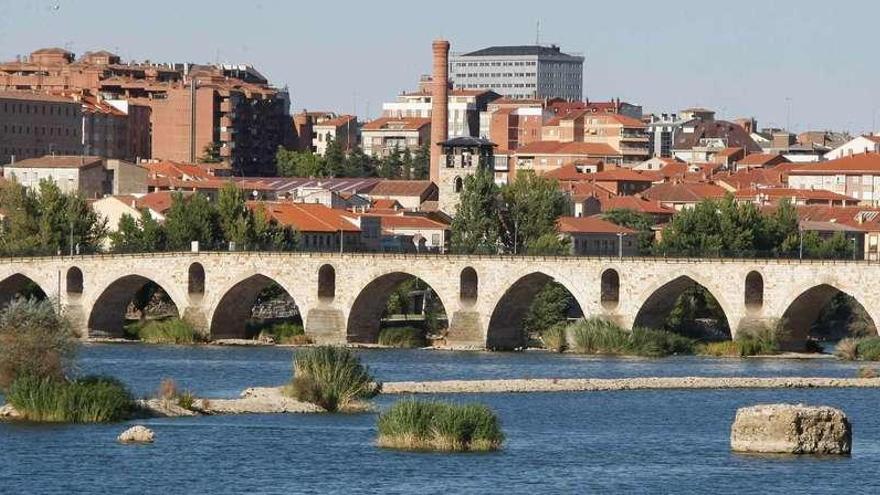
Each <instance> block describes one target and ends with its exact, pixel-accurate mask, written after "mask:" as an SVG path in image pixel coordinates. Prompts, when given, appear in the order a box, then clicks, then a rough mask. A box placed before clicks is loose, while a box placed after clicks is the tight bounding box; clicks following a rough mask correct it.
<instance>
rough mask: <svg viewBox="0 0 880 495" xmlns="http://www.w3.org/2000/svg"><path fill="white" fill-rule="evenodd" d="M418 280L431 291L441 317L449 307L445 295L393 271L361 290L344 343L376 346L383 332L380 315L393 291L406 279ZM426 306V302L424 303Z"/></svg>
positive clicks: (403, 272)
mask: <svg viewBox="0 0 880 495" xmlns="http://www.w3.org/2000/svg"><path fill="white" fill-rule="evenodd" d="M413 279H415V280H418V281H421V282H422V283H424V284H425V286H427V288H428V289H430V290H431V293H432V294H433V297H436V300H437V302H439V304H440V309H442V311H443V313H444V314H448V313H447V311H448V310H449V309H450V306H448V305H447V304H446V302H447V301H445V300H444V296H443V295H442V294H441V293H440V291H438V290H437V288H436V286H434V285H432V283H431V282H430V281H429V280H426V278H424V277H419V276H418V275H415V274H413V273H409V272H405V271H395V272H390V273H385V274H382V275H379V276H377V277H374V278H373V279H372V280H371V281H370V282H368V283H367V285H365V286H364V287H363V288H362V289H361V290H360V291H358V292H357V296H356V297H355V299H354V302H353V303H352V304H351V309H350V310H349V313H348V322H347V324H346V340H347V341H348V342H356V343H376V342H378V340H379V333H380V331H381V330H382V316H383V314H384V313H385V311H386V308H387V306H388V300H389V298H390V297H391V294H392V292H393V291H394V290H395V289H396V288H398V287H399V286H400V285H401V284H403V283H404V282H406V281H407V280H413ZM423 304H427V301H423Z"/></svg>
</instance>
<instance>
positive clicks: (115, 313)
mask: <svg viewBox="0 0 880 495" xmlns="http://www.w3.org/2000/svg"><path fill="white" fill-rule="evenodd" d="M169 287H170V286H169ZM169 287H166V286H163V285H162V284H160V283H158V282H156V281H155V280H154V279H153V278H151V277H149V276H147V275H143V274H129V275H124V276H122V277H119V278H117V279H115V280H113V281H112V282H110V283H109V284H108V285H107V286H106V287H104V289H103V290H101V291H100V292H99V293H98V294H99V295H98V296H97V297H96V298H95V301H94V303H93V304H92V305H91V312H90V313H89V319H88V329H89V335H90V336H107V337H121V336H122V335H123V334H124V330H125V324H126V315H127V313H128V308H129V305H130V304H131V303H132V301H133V300H134V299H135V298H149V297H151V295H152V294H153V290H154V289H155V290H161V291H162V292H164V293H165V294H166V295H167V296H168V298H169V299H170V300H171V302H172V303H173V305H174V311H175V313H176V314H177V316H180V314H181V313H180V311H181V309H182V308H186V304H185V301H183V300H182V299H181V298H180V297H177V296H176V295H175V292H173V290H168V289H169ZM142 302H145V301H142Z"/></svg>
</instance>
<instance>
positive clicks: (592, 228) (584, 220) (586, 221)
mask: <svg viewBox="0 0 880 495" xmlns="http://www.w3.org/2000/svg"><path fill="white" fill-rule="evenodd" d="M556 226H557V228H558V229H559V232H562V233H567V234H617V233H622V234H635V233H636V231H635V230H632V229H629V228H626V227H621V226H620V225H617V224H614V223H612V222H609V221H607V220H602V219H601V218H598V217H596V216H591V217H559V218H558V219H557V220H556Z"/></svg>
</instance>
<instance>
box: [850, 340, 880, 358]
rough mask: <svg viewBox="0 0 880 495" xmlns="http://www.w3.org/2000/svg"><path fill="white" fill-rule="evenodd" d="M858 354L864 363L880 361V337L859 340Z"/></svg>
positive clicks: (857, 344)
mask: <svg viewBox="0 0 880 495" xmlns="http://www.w3.org/2000/svg"><path fill="white" fill-rule="evenodd" d="M856 353H857V355H858V357H859V359H860V360H862V361H880V337H864V338H861V339H858V340H857V343H856Z"/></svg>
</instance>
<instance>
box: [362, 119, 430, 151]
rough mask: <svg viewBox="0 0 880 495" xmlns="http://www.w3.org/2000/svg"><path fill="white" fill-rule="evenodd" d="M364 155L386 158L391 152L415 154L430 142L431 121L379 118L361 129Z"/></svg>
mask: <svg viewBox="0 0 880 495" xmlns="http://www.w3.org/2000/svg"><path fill="white" fill-rule="evenodd" d="M361 141H362V147H363V150H364V153H365V154H367V155H370V156H377V157H386V156H388V155H389V154H391V152H392V151H394V150H395V149H398V150H400V151H404V150H407V149H408V150H410V152H412V153H415V152H416V151H418V149H419V148H421V147H422V146H425V145H428V144H429V143H430V141H431V119H429V118H422V117H402V118H396V117H381V118H378V119H376V120H373V121H371V122H367V123H366V124H364V126H363V127H362V128H361Z"/></svg>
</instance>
